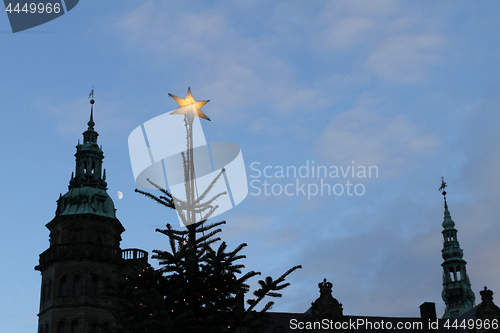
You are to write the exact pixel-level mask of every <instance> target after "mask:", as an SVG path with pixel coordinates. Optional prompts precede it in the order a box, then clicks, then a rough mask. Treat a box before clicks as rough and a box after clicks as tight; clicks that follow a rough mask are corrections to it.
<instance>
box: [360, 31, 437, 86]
mask: <svg viewBox="0 0 500 333" xmlns="http://www.w3.org/2000/svg"><path fill="white" fill-rule="evenodd" d="M444 43H445V40H444V38H442V37H440V36H438V35H432V34H400V35H395V36H391V37H389V38H386V39H385V40H383V41H382V42H380V44H379V45H378V46H377V47H376V48H375V49H374V50H373V51H372V52H370V55H369V56H368V60H367V63H366V65H367V68H368V69H369V70H371V71H373V72H374V73H375V74H377V75H378V76H380V77H381V78H383V79H386V80H389V81H394V82H403V83H415V82H420V81H422V80H424V79H425V78H427V75H428V74H429V73H428V69H429V68H430V67H431V66H433V65H437V64H439V63H440V62H441V61H442V60H443V56H442V55H441V54H440V50H441V48H442V47H443V44H444Z"/></svg>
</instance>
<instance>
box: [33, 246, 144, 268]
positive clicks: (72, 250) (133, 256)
mask: <svg viewBox="0 0 500 333" xmlns="http://www.w3.org/2000/svg"><path fill="white" fill-rule="evenodd" d="M79 258H89V259H97V260H107V261H121V260H140V261H145V262H147V261H148V253H147V252H146V251H144V250H140V249H125V250H121V249H120V248H117V247H110V246H105V245H98V244H95V243H88V242H87V243H79V244H58V245H53V246H51V247H49V248H48V249H47V250H45V252H43V253H42V254H40V265H38V266H37V269H40V268H41V267H42V266H45V265H47V264H49V263H51V262H53V261H57V260H65V259H79Z"/></svg>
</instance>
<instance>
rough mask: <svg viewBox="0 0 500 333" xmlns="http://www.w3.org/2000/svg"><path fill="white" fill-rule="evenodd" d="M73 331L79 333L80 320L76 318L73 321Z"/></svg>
mask: <svg viewBox="0 0 500 333" xmlns="http://www.w3.org/2000/svg"><path fill="white" fill-rule="evenodd" d="M71 333H78V321H76V320H73V321H72V322H71Z"/></svg>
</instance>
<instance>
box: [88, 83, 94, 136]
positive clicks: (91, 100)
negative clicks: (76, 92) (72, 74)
mask: <svg viewBox="0 0 500 333" xmlns="http://www.w3.org/2000/svg"><path fill="white" fill-rule="evenodd" d="M88 98H90V120H89V122H88V123H87V125H89V129H94V125H95V123H94V103H95V101H94V87H92V91H91V92H90V94H89V97H88Z"/></svg>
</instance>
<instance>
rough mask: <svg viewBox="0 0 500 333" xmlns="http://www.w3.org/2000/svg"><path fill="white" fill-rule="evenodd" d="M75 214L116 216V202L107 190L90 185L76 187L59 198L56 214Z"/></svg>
mask: <svg viewBox="0 0 500 333" xmlns="http://www.w3.org/2000/svg"><path fill="white" fill-rule="evenodd" d="M74 214H96V215H100V216H105V217H111V218H116V215H115V204H114V203H113V200H112V199H111V198H110V197H109V195H108V193H107V192H106V190H103V189H100V188H95V187H90V186H81V187H74V188H72V189H70V190H69V191H68V192H67V193H66V194H64V195H63V196H61V197H60V198H59V200H57V210H56V216H59V215H74Z"/></svg>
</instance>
